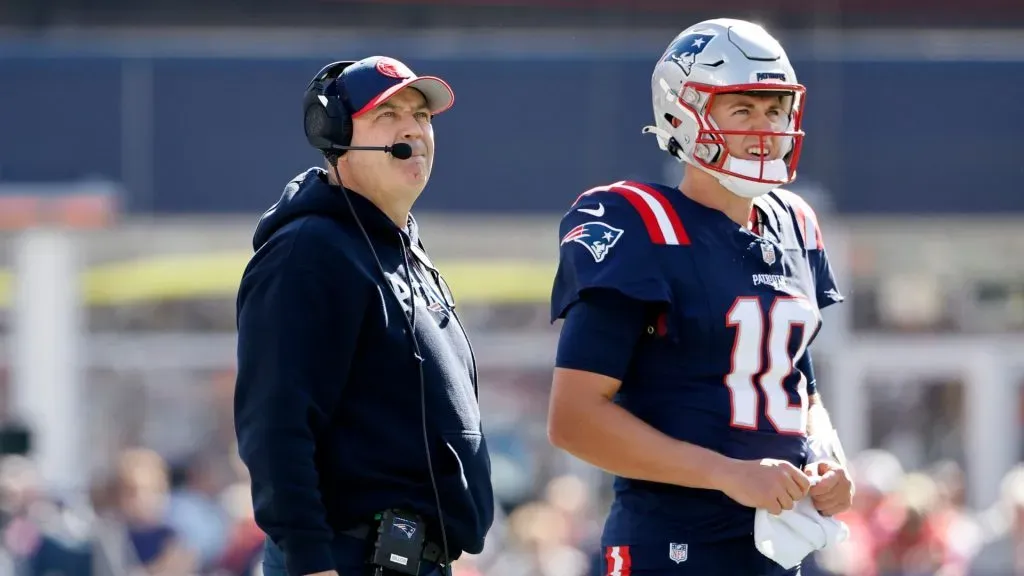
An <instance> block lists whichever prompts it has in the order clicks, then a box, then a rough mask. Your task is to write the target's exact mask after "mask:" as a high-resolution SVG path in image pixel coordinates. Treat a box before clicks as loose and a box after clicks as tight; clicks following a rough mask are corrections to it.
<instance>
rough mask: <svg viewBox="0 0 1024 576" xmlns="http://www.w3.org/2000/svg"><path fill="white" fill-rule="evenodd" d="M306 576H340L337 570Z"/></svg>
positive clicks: (307, 575)
mask: <svg viewBox="0 0 1024 576" xmlns="http://www.w3.org/2000/svg"><path fill="white" fill-rule="evenodd" d="M306 576H338V573H337V572H336V571H335V570H328V571H327V572H317V573H316V574H306Z"/></svg>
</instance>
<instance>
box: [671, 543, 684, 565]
mask: <svg viewBox="0 0 1024 576" xmlns="http://www.w3.org/2000/svg"><path fill="white" fill-rule="evenodd" d="M686 552H687V545H686V544H676V543H674V542H673V543H670V544H669V545H668V559H669V560H671V561H673V562H675V563H676V564H680V563H682V562H686Z"/></svg>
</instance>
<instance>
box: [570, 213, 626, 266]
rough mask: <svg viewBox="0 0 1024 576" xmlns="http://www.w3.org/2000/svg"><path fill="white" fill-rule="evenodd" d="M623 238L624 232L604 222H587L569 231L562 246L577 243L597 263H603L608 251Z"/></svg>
mask: <svg viewBox="0 0 1024 576" xmlns="http://www.w3.org/2000/svg"><path fill="white" fill-rule="evenodd" d="M621 237H622V230H620V229H619V228H615V227H612V226H609V225H607V224H605V223H604V222H585V223H583V224H580V225H579V226H576V227H575V228H573V229H572V230H569V232H567V233H566V234H565V236H563V237H562V244H561V245H562V246H565V245H566V244H568V243H569V242H576V243H577V244H580V245H581V246H583V247H584V248H586V249H587V251H588V252H590V255H591V256H593V257H594V261H595V262H601V261H602V260H604V258H605V256H607V255H608V251H609V250H611V249H612V246H615V243H616V242H618V241H619V238H621Z"/></svg>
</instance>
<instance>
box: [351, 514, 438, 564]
mask: <svg viewBox="0 0 1024 576" xmlns="http://www.w3.org/2000/svg"><path fill="white" fill-rule="evenodd" d="M341 533H342V534H344V535H345V536H351V537H352V538H358V539H359V540H368V539H369V538H370V536H371V535H372V534H375V533H376V529H375V528H374V527H373V526H370V525H369V524H360V525H358V526H355V527H353V528H349V529H347V530H342V531H341ZM420 558H421V559H423V560H426V561H427V562H430V563H432V564H437V565H438V566H445V565H446V564H448V561H447V560H446V559H445V557H444V548H443V547H442V546H441V545H440V544H438V543H437V542H433V541H431V540H427V541H426V542H425V543H424V544H423V553H422V554H420Z"/></svg>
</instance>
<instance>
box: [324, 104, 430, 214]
mask: <svg viewBox="0 0 1024 576" xmlns="http://www.w3.org/2000/svg"><path fill="white" fill-rule="evenodd" d="M431 116H432V115H431V113H430V110H429V109H428V108H427V100H426V98H424V97H423V94H422V93H420V91H419V90H416V89H415V88H405V89H403V90H401V91H399V92H397V93H396V94H395V95H394V96H392V97H391V98H389V99H388V100H387V101H386V102H384V103H382V104H381V105H379V106H377V107H376V108H374V109H372V110H370V111H369V112H366V113H364V114H361V115H360V116H359V117H358V118H354V119H353V120H352V145H353V146H391V145H393V144H396V143H399V142H404V143H406V144H408V145H409V146H411V147H412V158H409V159H408V160H399V159H398V158H395V157H394V156H392V155H390V154H385V153H383V152H372V151H361V150H351V151H349V152H347V153H346V154H345V155H344V156H342V160H343V161H345V162H346V163H348V165H349V170H350V172H351V174H352V175H353V177H354V179H355V180H356V186H354V188H355V189H357V190H362V191H364V192H371V191H374V192H381V193H386V194H401V195H402V196H406V195H410V196H412V197H415V196H418V195H419V194H420V193H421V192H422V191H423V188H424V187H426V185H427V180H429V179H430V170H431V167H432V166H433V164H434V128H433V126H432V125H431V123H430V122H431ZM371 193H372V192H371Z"/></svg>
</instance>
